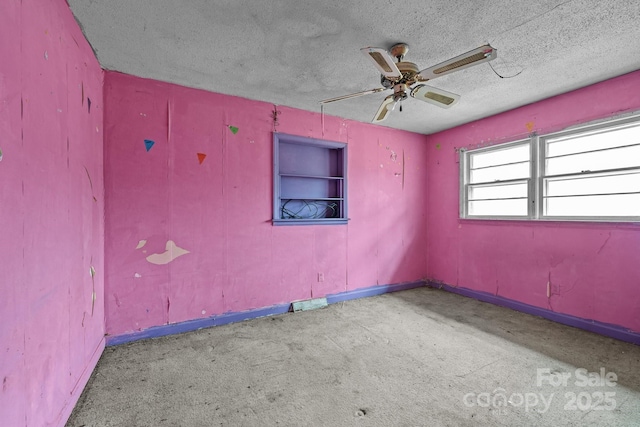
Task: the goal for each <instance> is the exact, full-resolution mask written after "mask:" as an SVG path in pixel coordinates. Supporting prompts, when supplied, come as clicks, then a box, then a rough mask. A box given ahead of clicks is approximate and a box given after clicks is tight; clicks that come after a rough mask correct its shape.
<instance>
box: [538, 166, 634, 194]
mask: <svg viewBox="0 0 640 427" xmlns="http://www.w3.org/2000/svg"><path fill="white" fill-rule="evenodd" d="M545 184H546V195H547V196H567V195H569V196H570V195H580V194H606V193H631V192H639V193H640V171H638V172H631V173H620V174H616V175H601V176H592V177H575V178H557V179H547V180H545Z"/></svg>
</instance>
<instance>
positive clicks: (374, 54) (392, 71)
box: [360, 47, 402, 79]
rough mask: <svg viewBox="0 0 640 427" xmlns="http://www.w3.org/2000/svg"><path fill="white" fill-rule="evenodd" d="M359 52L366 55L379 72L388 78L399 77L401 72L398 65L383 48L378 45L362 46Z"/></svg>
mask: <svg viewBox="0 0 640 427" xmlns="http://www.w3.org/2000/svg"><path fill="white" fill-rule="evenodd" d="M360 52H362V53H364V54H365V55H367V57H368V58H369V59H371V61H372V62H373V65H375V66H376V68H377V69H378V71H380V73H381V74H382V75H383V76H385V77H387V78H390V79H399V78H400V77H402V73H401V72H400V70H398V66H397V65H396V63H395V62H393V58H392V57H391V55H389V52H387V51H386V50H384V49H381V48H379V47H363V48H362V49H360Z"/></svg>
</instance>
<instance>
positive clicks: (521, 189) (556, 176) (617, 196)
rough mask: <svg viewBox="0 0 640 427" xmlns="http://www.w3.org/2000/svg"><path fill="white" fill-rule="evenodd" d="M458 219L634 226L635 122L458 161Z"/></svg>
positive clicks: (639, 214) (639, 208)
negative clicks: (524, 220) (542, 220)
mask: <svg viewBox="0 0 640 427" xmlns="http://www.w3.org/2000/svg"><path fill="white" fill-rule="evenodd" d="M460 159H461V161H460V164H461V167H460V174H461V175H460V182H461V188H460V216H461V218H502V219H518V218H521V219H552V220H599V221H640V120H639V118H638V117H634V118H630V119H624V120H615V121H609V122H607V123H601V124H597V125H591V126H585V127H581V128H579V129H572V130H568V131H563V132H558V133H554V134H549V135H543V136H534V137H531V138H529V139H526V140H522V141H516V142H512V143H508V144H502V145H498V146H494V147H487V148H481V149H478V150H469V151H462V152H461V155H460Z"/></svg>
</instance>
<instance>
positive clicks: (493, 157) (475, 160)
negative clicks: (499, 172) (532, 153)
mask: <svg viewBox="0 0 640 427" xmlns="http://www.w3.org/2000/svg"><path fill="white" fill-rule="evenodd" d="M469 156H470V157H471V169H477V168H484V167H487V166H498V165H504V164H507V163H515V162H527V161H529V143H525V144H521V145H516V146H514V147H510V148H502V149H495V150H489V151H484V152H480V153H477V154H470V155H469Z"/></svg>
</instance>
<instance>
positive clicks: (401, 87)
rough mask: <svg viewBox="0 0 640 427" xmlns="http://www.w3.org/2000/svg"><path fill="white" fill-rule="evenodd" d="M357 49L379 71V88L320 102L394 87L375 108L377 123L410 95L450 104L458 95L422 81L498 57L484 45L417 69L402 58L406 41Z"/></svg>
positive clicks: (405, 48)
mask: <svg viewBox="0 0 640 427" xmlns="http://www.w3.org/2000/svg"><path fill="white" fill-rule="evenodd" d="M360 51H361V52H362V53H364V54H365V55H367V57H369V59H371V61H372V62H373V64H374V65H375V67H376V68H377V69H378V71H380V73H381V75H380V83H381V84H382V87H378V88H375V89H370V90H365V91H362V92H356V93H352V94H349V95H343V96H338V97H336V98H330V99H325V100H322V101H320V103H321V104H326V103H329V102H334V101H341V100H343V99H349V98H355V97H357V96H362V95H369V94H372V93H378V92H382V91H385V90H387V89H393V95H389V96H387V97H386V98H385V99H384V100H383V101H382V104H381V105H380V108H378V111H377V112H376V115H375V116H374V117H373V120H372V122H373V123H378V122H381V121H383V120H384V119H386V118H387V117H388V116H389V113H390V112H391V111H393V110H394V109H395V107H396V105H398V103H400V102H402V101H404V100H405V99H407V98H408V97H409V96H411V97H412V98H415V99H419V100H421V101H424V102H428V103H430V104H433V105H437V106H438V107H442V108H449V107H451V106H453V105H454V104H456V103H457V102H458V100H459V99H460V95H456V94H455V93H451V92H447V91H446V90H442V89H438V88H435V87H432V86H427V85H426V84H423V83H424V82H427V81H429V80H433V79H435V78H437V77H440V76H444V75H446V74H449V73H453V72H454V71H458V70H462V69H464V68H468V67H471V66H473V65H477V64H482V63H483V62H488V61H491V60H493V59H495V58H496V57H497V56H498V51H497V50H496V49H494V48H493V47H491V46H490V45H484V46H480V47H478V48H476V49H473V50H470V51H469V52H467V53H463V54H462V55H459V56H456V57H455V58H451V59H449V60H447V61H444V62H442V63H440V64H438V65H434V66H433V67H429V68H425V69H424V70H422V71H419V68H418V66H417V65H416V64H414V63H413V62H408V61H404V56H405V55H406V54H407V52H408V51H409V45H407V44H406V43H397V44H395V45H393V46H392V47H391V49H389V51H388V52H387V51H386V50H385V49H382V48H379V47H364V48H362V49H360ZM393 58H395V59H396V60H397V62H394V60H393ZM400 111H402V104H400Z"/></svg>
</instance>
